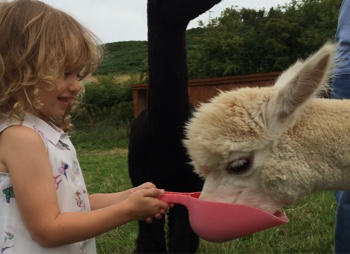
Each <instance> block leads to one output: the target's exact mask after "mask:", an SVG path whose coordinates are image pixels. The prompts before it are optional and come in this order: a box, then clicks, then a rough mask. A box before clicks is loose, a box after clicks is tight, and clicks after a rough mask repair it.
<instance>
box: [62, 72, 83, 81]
mask: <svg viewBox="0 0 350 254" xmlns="http://www.w3.org/2000/svg"><path fill="white" fill-rule="evenodd" d="M74 74H75V73H74ZM71 75H73V73H71V72H65V73H64V78H69V77H70V76H71ZM76 77H77V79H78V80H82V79H83V75H81V74H80V72H77V74H76Z"/></svg>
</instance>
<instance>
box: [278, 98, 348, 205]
mask: <svg viewBox="0 0 350 254" xmlns="http://www.w3.org/2000/svg"><path fill="white" fill-rule="evenodd" d="M283 140H285V142H283ZM279 146H280V148H281V149H280V156H284V157H285V158H284V159H283V161H285V162H286V163H288V166H286V167H287V168H288V169H287V170H286V172H285V176H284V177H285V178H286V179H287V182H289V183H288V184H287V185H286V187H282V188H291V189H295V191H296V193H295V194H293V195H294V198H295V199H299V198H301V197H303V196H305V195H307V194H310V193H312V192H316V191H322V190H345V189H347V190H350V181H349V179H350V156H349V155H350V100H327V99H314V100H312V102H311V104H310V106H308V107H307V108H306V110H305V114H304V115H303V117H301V118H300V119H299V120H298V121H297V122H296V123H295V125H294V126H293V127H292V128H291V129H289V130H288V131H287V133H286V137H285V139H282V142H281V143H280V144H279ZM282 154H283V155H282ZM288 186H289V187H288Z"/></svg>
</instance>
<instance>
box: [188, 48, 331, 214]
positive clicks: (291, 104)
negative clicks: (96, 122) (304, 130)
mask: <svg viewBox="0 0 350 254" xmlns="http://www.w3.org/2000/svg"><path fill="white" fill-rule="evenodd" d="M335 50H336V45H334V44H331V43H327V44H326V45H324V46H323V47H322V48H321V49H320V50H319V51H318V52H317V53H316V54H314V55H313V56H311V57H310V58H308V59H307V60H306V61H298V62H297V63H296V64H294V65H293V66H292V67H290V68H289V69H288V70H287V71H285V72H284V73H282V75H281V76H280V77H279V78H278V80H277V81H276V83H275V85H274V86H273V87H266V88H242V89H238V90H234V91H229V92H222V93H221V94H219V95H218V96H217V97H215V98H213V99H212V100H211V101H210V102H209V103H206V104H203V105H201V106H200V107H199V109H198V110H197V111H196V112H195V113H194V116H193V118H192V119H191V120H190V121H189V122H188V123H187V125H186V138H185V140H184V144H185V146H186V148H187V151H188V154H189V156H190V158H191V160H192V164H193V166H194V168H195V171H196V172H197V173H198V174H199V175H201V176H202V177H203V178H204V180H205V183H204V187H203V190H202V194H201V199H205V200H211V201H219V202H227V203H240V204H245V205H249V206H253V207H257V208H260V209H263V210H265V211H268V212H271V213H273V212H275V211H276V210H277V209H279V208H281V207H282V206H283V205H285V204H292V203H294V202H295V201H297V200H299V199H300V198H301V195H302V192H300V191H299V188H301V187H299V185H298V181H299V180H300V179H302V178H303V175H302V174H301V173H300V172H298V169H302V168H303V166H304V165H303V161H302V160H300V159H299V158H298V156H297V155H295V154H293V151H291V152H290V153H286V152H285V151H286V150H288V149H287V148H288V140H287V141H286V140H284V142H283V144H285V145H284V146H286V147H287V148H286V149H285V150H284V152H281V151H279V150H278V149H279V147H280V146H281V139H282V138H284V139H286V137H285V135H284V134H285V132H286V131H287V130H288V129H289V128H291V127H292V126H293V125H294V123H295V122H296V121H297V120H298V119H299V118H300V117H301V116H302V115H303V109H304V108H305V106H307V105H308V103H309V102H310V100H311V99H312V98H313V97H315V96H316V94H317V93H318V92H319V91H320V90H322V89H324V88H325V84H327V81H328V78H329V75H330V72H331V68H332V65H333V64H332V63H333V54H334V52H335Z"/></svg>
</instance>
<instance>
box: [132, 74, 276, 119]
mask: <svg viewBox="0 0 350 254" xmlns="http://www.w3.org/2000/svg"><path fill="white" fill-rule="evenodd" d="M279 75H280V72H270V73H260V74H251V75H242V76H231V77H222V78H206V79H192V80H190V81H189V85H188V95H189V97H190V101H191V102H192V103H193V105H194V106H197V105H198V104H199V103H201V102H207V101H208V100H209V99H210V98H212V97H214V96H215V95H217V94H218V92H219V91H220V90H221V91H227V90H232V89H237V88H240V87H247V86H248V87H256V86H259V87H264V86H271V85H273V84H274V82H275V80H276V78H277V77H278V76H279ZM132 91H133V103H134V116H135V117H136V116H137V115H138V114H139V113H140V112H141V111H142V110H143V109H145V108H146V107H147V84H136V85H133V86H132Z"/></svg>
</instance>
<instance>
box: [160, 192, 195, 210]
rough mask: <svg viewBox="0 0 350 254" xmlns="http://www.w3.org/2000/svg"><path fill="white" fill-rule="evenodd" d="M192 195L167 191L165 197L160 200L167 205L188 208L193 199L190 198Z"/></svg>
mask: <svg viewBox="0 0 350 254" xmlns="http://www.w3.org/2000/svg"><path fill="white" fill-rule="evenodd" d="M191 194H192V193H185V192H181V193H180V192H169V191H166V192H165V193H164V195H163V196H160V197H158V198H159V199H160V200H162V201H164V202H167V203H173V204H181V205H184V206H186V207H187V205H188V203H189V200H190V199H191V198H192V197H191V196H190V195H191Z"/></svg>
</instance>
